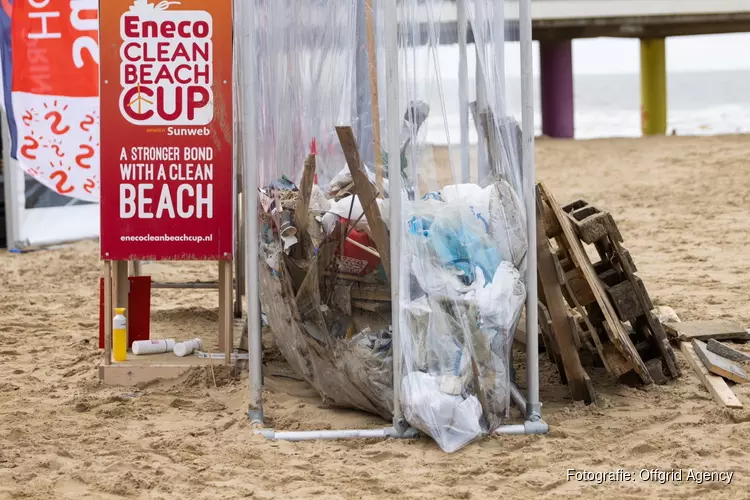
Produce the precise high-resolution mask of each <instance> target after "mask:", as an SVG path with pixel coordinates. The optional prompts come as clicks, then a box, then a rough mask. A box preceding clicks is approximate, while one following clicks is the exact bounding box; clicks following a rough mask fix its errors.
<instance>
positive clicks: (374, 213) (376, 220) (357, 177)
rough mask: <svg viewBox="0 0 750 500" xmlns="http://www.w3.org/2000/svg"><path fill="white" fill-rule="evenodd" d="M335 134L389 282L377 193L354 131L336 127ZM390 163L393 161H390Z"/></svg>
mask: <svg viewBox="0 0 750 500" xmlns="http://www.w3.org/2000/svg"><path fill="white" fill-rule="evenodd" d="M336 133H337V134H338V136H339V142H340V143H341V148H342V149H343V151H344V156H345V157H346V163H347V165H349V170H350V171H351V173H352V180H353V181H354V186H355V188H356V193H357V196H358V197H359V201H360V203H361V204H362V209H363V210H364V213H365V217H366V218H367V224H368V225H369V226H370V234H371V236H372V239H373V241H374V242H375V248H376V249H377V251H378V253H379V254H380V261H381V262H382V263H383V269H385V274H386V276H388V279H389V280H390V277H391V257H390V255H391V247H390V236H389V234H388V229H387V228H386V227H385V222H383V217H382V215H381V214H380V208H379V207H378V204H377V201H376V198H377V193H376V191H375V188H374V187H373V185H372V184H370V180H369V179H368V178H367V173H366V172H365V169H364V165H363V164H362V159H361V157H360V155H359V148H358V147H357V142H356V141H355V140H354V131H353V130H352V128H351V127H336ZM391 161H394V160H393V159H391Z"/></svg>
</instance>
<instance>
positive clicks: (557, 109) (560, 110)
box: [539, 40, 574, 138]
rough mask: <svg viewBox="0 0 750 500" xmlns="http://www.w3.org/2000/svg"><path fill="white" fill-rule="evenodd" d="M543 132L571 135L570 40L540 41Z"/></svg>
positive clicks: (550, 134)
mask: <svg viewBox="0 0 750 500" xmlns="http://www.w3.org/2000/svg"><path fill="white" fill-rule="evenodd" d="M539 56H540V57H539V59H540V61H539V62H540V66H541V85H542V89H541V90H542V134H544V135H546V136H548V137H563V138H573V132H574V107H573V49H572V43H571V41H570V40H563V41H551V40H550V41H542V42H539Z"/></svg>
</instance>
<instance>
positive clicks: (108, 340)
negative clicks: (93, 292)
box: [104, 260, 114, 366]
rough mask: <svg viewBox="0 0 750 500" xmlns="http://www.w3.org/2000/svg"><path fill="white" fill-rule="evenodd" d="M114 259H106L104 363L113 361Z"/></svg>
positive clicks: (107, 363)
mask: <svg viewBox="0 0 750 500" xmlns="http://www.w3.org/2000/svg"><path fill="white" fill-rule="evenodd" d="M113 309H114V308H113V307H112V261H111V260H106V261H104V364H105V365H107V366H109V364H110V363H111V362H112V312H113Z"/></svg>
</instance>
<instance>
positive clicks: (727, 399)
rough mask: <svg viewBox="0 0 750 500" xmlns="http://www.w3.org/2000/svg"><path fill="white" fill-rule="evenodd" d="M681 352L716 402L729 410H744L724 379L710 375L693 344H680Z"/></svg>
mask: <svg viewBox="0 0 750 500" xmlns="http://www.w3.org/2000/svg"><path fill="white" fill-rule="evenodd" d="M680 350H681V351H682V354H683V356H685V359H687V362H688V363H689V364H690V366H691V367H692V368H693V370H694V371H695V374H696V375H698V378H699V379H700V380H701V382H703V385H704V386H705V387H706V389H708V392H709V393H711V397H712V398H714V401H716V402H717V403H719V404H720V405H722V406H726V407H727V408H742V403H740V400H739V399H737V396H736V395H735V394H734V392H732V389H730V388H729V386H728V385H727V383H726V382H725V381H724V379H723V378H721V377H719V376H718V375H714V374H713V373H710V372H709V371H708V370H707V369H706V367H705V366H704V365H703V363H702V362H701V360H700V359H699V358H698V355H697V354H696V353H695V350H694V349H693V346H692V344H690V343H689V342H680Z"/></svg>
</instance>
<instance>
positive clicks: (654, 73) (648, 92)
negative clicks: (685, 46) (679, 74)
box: [641, 38, 667, 135]
mask: <svg viewBox="0 0 750 500" xmlns="http://www.w3.org/2000/svg"><path fill="white" fill-rule="evenodd" d="M666 60H667V58H666V51H665V43H664V38H643V39H641V130H642V132H643V135H664V134H666V133H667V63H666Z"/></svg>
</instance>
